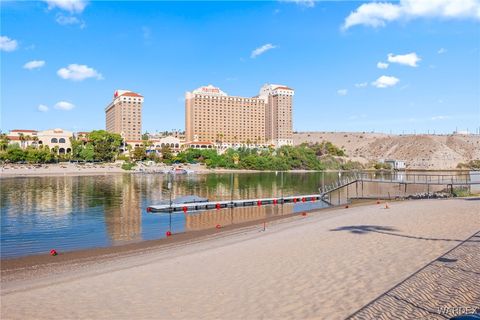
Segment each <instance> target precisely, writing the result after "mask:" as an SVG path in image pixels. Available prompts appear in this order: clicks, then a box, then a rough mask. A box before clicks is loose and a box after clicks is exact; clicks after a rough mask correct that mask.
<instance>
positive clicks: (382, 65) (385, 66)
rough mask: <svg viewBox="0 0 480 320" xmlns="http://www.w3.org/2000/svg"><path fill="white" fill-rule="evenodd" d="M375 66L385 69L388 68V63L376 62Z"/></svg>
mask: <svg viewBox="0 0 480 320" xmlns="http://www.w3.org/2000/svg"><path fill="white" fill-rule="evenodd" d="M377 68H378V69H387V68H388V63H386V62H378V63H377Z"/></svg>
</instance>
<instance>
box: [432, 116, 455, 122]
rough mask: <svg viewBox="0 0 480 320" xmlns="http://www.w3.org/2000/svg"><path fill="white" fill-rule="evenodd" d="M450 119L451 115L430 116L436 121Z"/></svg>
mask: <svg viewBox="0 0 480 320" xmlns="http://www.w3.org/2000/svg"><path fill="white" fill-rule="evenodd" d="M447 119H450V117H449V116H433V117H431V118H430V120H433V121H436V120H447Z"/></svg>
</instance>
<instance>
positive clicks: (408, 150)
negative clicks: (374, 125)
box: [293, 132, 480, 170]
mask: <svg viewBox="0 0 480 320" xmlns="http://www.w3.org/2000/svg"><path fill="white" fill-rule="evenodd" d="M293 140H294V144H295V145H297V144H300V143H303V142H311V143H315V142H321V141H323V140H326V141H330V142H332V143H333V144H335V145H337V146H339V147H342V148H344V149H345V150H346V152H347V154H348V156H349V157H351V158H352V160H357V161H360V162H363V163H366V162H368V161H378V160H381V159H398V160H405V161H406V164H407V168H409V169H437V170H445V169H455V168H456V167H457V164H458V163H460V162H468V161H470V160H474V159H480V136H479V135H459V134H458V135H457V134H456V135H389V134H383V133H363V132H298V133H295V134H294V135H293Z"/></svg>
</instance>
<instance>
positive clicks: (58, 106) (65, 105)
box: [54, 101, 75, 111]
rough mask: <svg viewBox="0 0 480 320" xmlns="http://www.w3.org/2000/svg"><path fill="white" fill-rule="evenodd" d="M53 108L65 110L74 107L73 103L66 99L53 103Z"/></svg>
mask: <svg viewBox="0 0 480 320" xmlns="http://www.w3.org/2000/svg"><path fill="white" fill-rule="evenodd" d="M54 107H55V109H58V110H65V111H68V110H72V109H73V108H75V105H74V104H72V103H70V102H67V101H59V102H57V103H56V104H55V106H54Z"/></svg>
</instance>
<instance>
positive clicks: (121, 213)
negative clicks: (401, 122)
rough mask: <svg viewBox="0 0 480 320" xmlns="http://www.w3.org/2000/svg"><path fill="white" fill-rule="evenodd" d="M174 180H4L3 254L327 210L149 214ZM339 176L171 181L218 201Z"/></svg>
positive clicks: (296, 188) (305, 189)
mask: <svg viewBox="0 0 480 320" xmlns="http://www.w3.org/2000/svg"><path fill="white" fill-rule="evenodd" d="M343 176H348V174H343ZM386 177H387V178H388V176H386ZM168 179H169V176H168V175H163V174H144V175H135V174H123V175H105V176H82V177H29V178H6V179H1V180H0V183H1V196H0V201H1V203H0V209H1V217H0V218H1V221H0V222H1V239H0V240H1V242H0V245H1V258H11V257H18V256H25V255H31V254H39V253H48V252H49V251H50V249H52V248H55V249H57V251H59V252H65V251H71V250H78V249H85V248H93V247H101V246H111V245H119V244H125V243H129V242H138V241H142V240H150V239H158V238H162V237H164V235H165V232H166V231H167V230H171V231H172V232H173V233H176V232H185V231H187V232H188V231H190V230H201V229H206V228H213V227H215V225H216V224H221V225H228V224H235V223H240V222H244V221H250V220H258V219H262V218H264V217H267V216H272V215H281V214H288V213H291V212H301V211H305V210H309V209H314V208H321V207H324V204H323V203H321V202H315V203H299V204H296V205H294V206H292V205H284V206H276V207H272V206H262V207H248V208H241V209H240V208H238V209H237V208H236V209H222V210H213V211H205V212H202V213H190V214H188V215H184V214H172V215H171V216H170V215H169V214H150V213H147V212H146V210H145V209H146V207H147V206H149V205H153V204H156V203H158V202H159V201H161V200H165V199H169V197H170V191H169V190H168V188H167V185H168ZM337 180H338V173H325V174H322V173H320V172H317V173H278V174H276V173H271V172H270V173H241V174H193V175H181V176H175V177H174V178H173V181H172V197H173V198H175V197H177V196H183V195H190V194H195V195H199V196H202V197H206V198H208V199H209V200H211V201H213V200H228V199H247V198H257V197H280V196H282V195H284V196H287V195H299V194H312V193H318V189H319V187H321V185H322V183H324V184H329V183H332V182H334V181H337Z"/></svg>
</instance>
